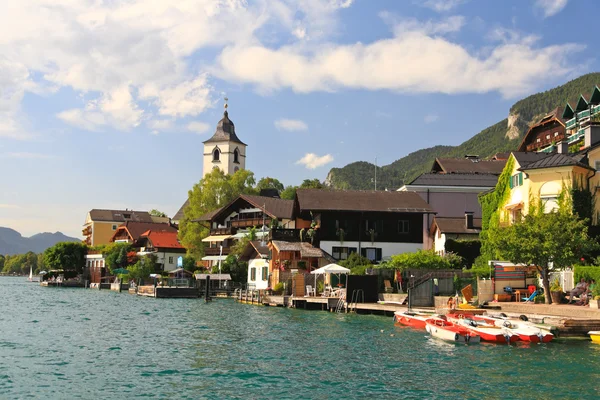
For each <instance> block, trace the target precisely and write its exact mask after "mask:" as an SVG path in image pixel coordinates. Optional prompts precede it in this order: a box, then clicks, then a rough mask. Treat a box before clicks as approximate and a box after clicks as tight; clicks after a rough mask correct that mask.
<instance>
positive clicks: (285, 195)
mask: <svg viewBox="0 0 600 400" xmlns="http://www.w3.org/2000/svg"><path fill="white" fill-rule="evenodd" d="M296 189H298V186H286V187H285V189H283V190H282V191H281V192H280V193H279V197H281V198H282V199H284V200H294V198H295V197H296Z"/></svg>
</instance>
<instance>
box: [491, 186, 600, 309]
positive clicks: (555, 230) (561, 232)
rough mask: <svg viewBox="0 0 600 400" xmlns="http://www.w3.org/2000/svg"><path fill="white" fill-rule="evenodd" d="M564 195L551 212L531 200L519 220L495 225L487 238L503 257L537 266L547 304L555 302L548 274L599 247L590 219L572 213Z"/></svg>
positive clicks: (539, 203)
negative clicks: (506, 224) (510, 223)
mask: <svg viewBox="0 0 600 400" xmlns="http://www.w3.org/2000/svg"><path fill="white" fill-rule="evenodd" d="M565 197H566V196H564V195H563V196H561V199H559V209H558V210H557V211H553V212H551V213H549V214H544V207H543V205H542V204H541V202H537V203H536V202H533V201H532V202H531V204H533V206H531V207H530V209H529V212H528V213H527V215H526V216H524V217H523V218H522V220H521V221H520V222H516V223H514V224H512V225H510V226H508V227H498V228H495V229H494V230H493V231H491V232H490V235H489V238H488V241H489V245H490V247H491V248H492V249H494V250H495V251H496V252H497V254H499V255H500V257H502V259H504V260H510V261H511V262H514V263H523V264H526V265H535V266H536V267H537V269H538V271H539V273H540V274H541V276H542V282H543V285H544V291H545V293H546V296H544V298H545V300H546V304H551V303H552V299H551V296H550V281H549V277H548V274H549V273H550V272H551V271H556V270H560V269H563V268H564V267H567V266H571V265H573V264H574V263H576V262H577V261H578V260H579V259H580V258H581V257H584V256H586V255H588V254H589V253H590V252H592V251H594V250H596V249H598V243H597V242H596V241H595V240H593V239H591V238H590V237H589V236H588V227H587V221H586V220H582V219H579V218H577V216H576V215H573V214H572V213H571V207H569V200H568V199H566V198H565Z"/></svg>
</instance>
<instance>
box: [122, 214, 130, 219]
mask: <svg viewBox="0 0 600 400" xmlns="http://www.w3.org/2000/svg"><path fill="white" fill-rule="evenodd" d="M123 218H125V219H130V218H131V214H123Z"/></svg>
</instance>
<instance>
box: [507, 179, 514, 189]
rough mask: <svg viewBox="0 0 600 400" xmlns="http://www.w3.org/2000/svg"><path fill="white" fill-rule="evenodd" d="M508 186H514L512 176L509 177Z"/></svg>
mask: <svg viewBox="0 0 600 400" xmlns="http://www.w3.org/2000/svg"><path fill="white" fill-rule="evenodd" d="M508 186H510V188H511V189H512V188H513V180H512V176H509V177H508Z"/></svg>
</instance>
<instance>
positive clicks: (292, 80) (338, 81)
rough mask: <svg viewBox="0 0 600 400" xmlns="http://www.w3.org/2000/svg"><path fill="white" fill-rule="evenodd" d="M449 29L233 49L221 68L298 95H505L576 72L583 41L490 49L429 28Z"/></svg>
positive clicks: (222, 71) (233, 77)
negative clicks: (345, 91)
mask: <svg viewBox="0 0 600 400" xmlns="http://www.w3.org/2000/svg"><path fill="white" fill-rule="evenodd" d="M440 26H446V28H444V29H442V30H445V31H448V29H450V28H451V27H456V26H457V22H456V20H454V22H448V23H447V24H445V25H444V24H441V25H440V24H434V25H432V28H430V29H429V32H427V30H423V29H422V28H421V27H413V28H411V29H409V28H408V27H407V26H406V25H404V26H402V27H399V29H398V30H397V31H396V35H395V36H394V37H392V38H389V39H382V40H378V41H375V42H372V43H369V44H363V43H356V44H350V45H335V44H329V45H320V46H315V47H314V48H312V49H310V50H307V49H306V48H305V47H301V46H294V45H288V46H283V47H279V48H276V49H272V48H268V47H265V46H262V45H258V44H256V45H249V46H243V47H240V46H228V47H226V48H225V49H224V50H223V52H222V53H221V55H220V57H219V67H218V68H216V69H215V71H217V73H219V74H221V76H222V77H224V78H226V79H231V80H234V81H238V82H247V83H252V84H254V85H256V87H257V88H258V89H259V90H262V91H272V90H278V89H283V88H291V89H292V90H294V91H296V92H300V93H309V92H315V91H334V90H337V89H340V88H353V89H367V90H381V89H388V90H393V91H401V92H410V93H438V92H441V93H447V94H457V93H485V92H490V91H498V92H500V93H502V94H503V95H504V96H505V97H514V96H518V95H522V94H525V93H529V92H531V91H532V90H533V89H535V88H536V87H537V85H538V83H539V82H541V81H544V80H548V79H551V78H556V77H563V76H565V75H567V74H568V73H570V72H572V71H573V68H572V67H570V66H569V63H568V61H569V57H570V55H571V54H572V53H574V52H577V51H581V50H582V49H583V46H580V45H575V44H562V45H554V46H546V47H540V46H536V44H537V42H534V41H533V40H532V38H531V37H527V38H524V39H523V40H521V41H519V42H517V43H501V44H498V45H496V46H495V47H492V48H491V49H489V50H488V51H486V52H485V54H481V52H479V51H476V50H475V51H474V50H471V51H470V50H469V49H467V48H466V47H463V46H461V45H460V44H458V43H455V42H452V41H450V40H448V39H447V38H445V37H441V36H438V35H436V34H434V33H432V32H431V30H432V29H433V28H435V29H433V31H439V30H440V28H439V27H440Z"/></svg>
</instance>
